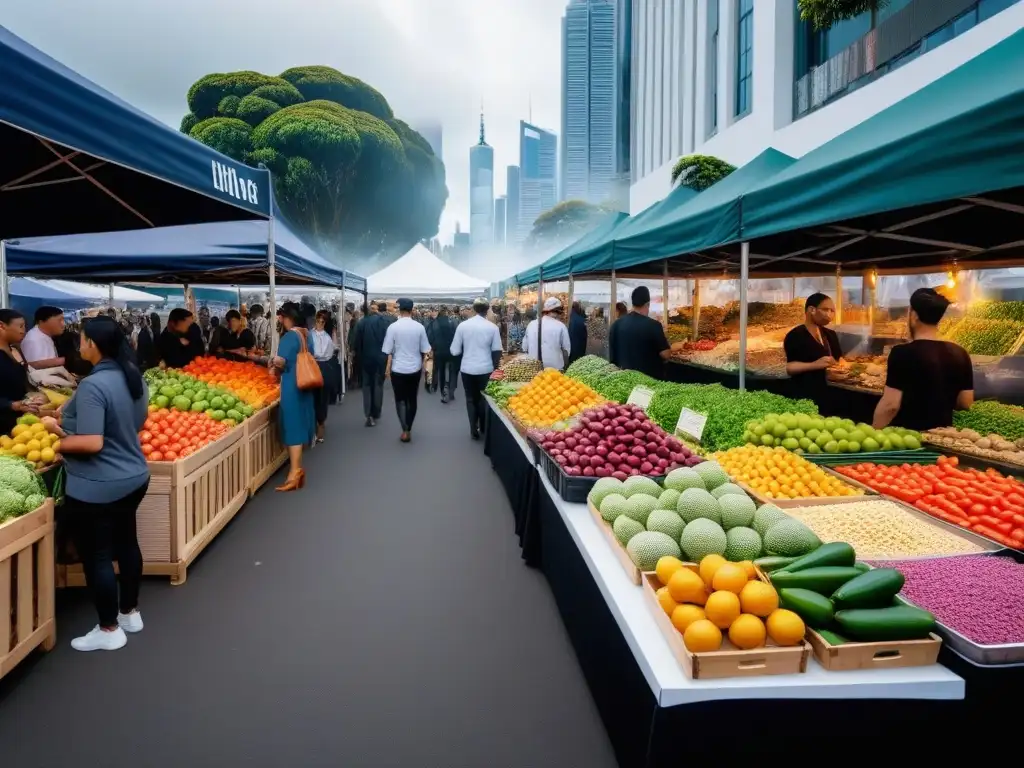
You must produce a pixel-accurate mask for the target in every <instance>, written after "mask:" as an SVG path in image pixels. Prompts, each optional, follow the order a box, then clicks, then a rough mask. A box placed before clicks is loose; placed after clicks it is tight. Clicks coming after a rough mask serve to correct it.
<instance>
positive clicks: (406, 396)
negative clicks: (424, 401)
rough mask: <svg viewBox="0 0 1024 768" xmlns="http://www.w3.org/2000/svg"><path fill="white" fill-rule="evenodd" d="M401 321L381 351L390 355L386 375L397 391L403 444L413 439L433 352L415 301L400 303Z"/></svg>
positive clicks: (390, 331) (390, 329) (389, 332)
mask: <svg viewBox="0 0 1024 768" xmlns="http://www.w3.org/2000/svg"><path fill="white" fill-rule="evenodd" d="M398 315H399V317H398V320H396V321H395V322H393V323H391V325H389V326H388V330H387V332H386V333H385V334H384V347H383V349H382V350H381V351H382V352H383V353H384V354H385V355H387V356H388V362H387V366H386V367H385V368H384V376H385V377H386V378H390V379H391V387H392V389H394V391H395V410H396V411H397V412H398V422H399V424H401V426H402V438H401V439H402V442H403V443H408V442H409V440H411V439H412V437H411V435H410V432H412V423H413V421H415V419H416V398H417V395H419V391H420V376H421V375H422V373H423V364H424V363H425V362H426V359H427V353H428V352H429V351H430V342H429V341H427V332H426V331H425V330H424V329H423V326H422V325H421V324H420V323H417V322H416V321H415V320H413V319H412V300H411V299H399V300H398Z"/></svg>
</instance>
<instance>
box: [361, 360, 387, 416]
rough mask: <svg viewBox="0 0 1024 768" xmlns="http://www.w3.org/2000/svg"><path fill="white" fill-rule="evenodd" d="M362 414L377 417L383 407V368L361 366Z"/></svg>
mask: <svg viewBox="0 0 1024 768" xmlns="http://www.w3.org/2000/svg"><path fill="white" fill-rule="evenodd" d="M362 381H363V416H365V417H366V418H368V419H379V418H380V409H381V408H383V407H384V369H383V368H381V369H379V370H378V369H377V368H370V367H369V366H367V367H365V368H363V378H362Z"/></svg>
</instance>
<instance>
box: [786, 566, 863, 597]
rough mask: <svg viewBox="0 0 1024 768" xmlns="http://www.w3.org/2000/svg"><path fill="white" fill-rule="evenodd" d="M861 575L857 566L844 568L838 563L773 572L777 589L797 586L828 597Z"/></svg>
mask: <svg viewBox="0 0 1024 768" xmlns="http://www.w3.org/2000/svg"><path fill="white" fill-rule="evenodd" d="M857 576H860V571H858V570H857V569H856V568H852V567H851V568H843V567H842V566H838V565H824V566H822V567H820V568H808V569H807V570H806V571H797V572H796V573H790V572H789V571H776V572H774V573H772V575H771V580H772V584H773V585H775V588H776V589H787V588H793V587H796V588H798V589H809V590H811V591H812V592H817V593H819V594H822V595H825V596H826V597H828V596H829V595H831V594H832V593H833V592H835V591H836V590H837V589H839V588H840V587H841V586H843V584H845V583H846V582H848V581H849V580H850V579H853V578H856V577H857Z"/></svg>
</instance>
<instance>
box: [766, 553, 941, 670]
mask: <svg viewBox="0 0 1024 768" xmlns="http://www.w3.org/2000/svg"><path fill="white" fill-rule="evenodd" d="M757 576H758V578H759V579H761V581H763V582H766V583H768V584H771V579H770V578H769V576H768V574H766V573H765V572H764V571H762V570H761V569H760V568H758V569H757ZM806 637H807V640H809V641H810V644H811V649H812V650H813V651H814V658H815V660H816V661H817V662H818V663H819V664H821V666H822V667H824V668H825V669H827V670H829V671H830V672H849V671H850V670H853V669H898V668H900V667H927V666H929V665H931V664H935V663H937V662H938V660H939V650H940V649H941V648H942V638H941V637H939V636H938V635H936V634H933V633H932V634H929V635H928V638H927V639H924V640H889V641H883V642H877V643H858V642H853V641H851V642H849V643H843V644H842V645H832V644H831V643H830V642H829V641H828V640H826V639H825V638H824V637H822V636H821V635H820V634H818V632H816V631H815V630H814V629H812V628H811V627H808V628H807V635H806Z"/></svg>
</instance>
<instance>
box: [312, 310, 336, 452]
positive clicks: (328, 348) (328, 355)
mask: <svg viewBox="0 0 1024 768" xmlns="http://www.w3.org/2000/svg"><path fill="white" fill-rule="evenodd" d="M330 316H331V313H330V312H328V311H327V310H326V309H321V310H320V311H319V312H317V313H316V327H315V328H313V330H312V331H310V332H309V344H310V349H309V351H310V352H312V353H313V357H314V358H315V359H316V364H317V365H319V366H320V375H321V376H323V377H324V385H323V386H322V387H321V388H320V389H318V390H316V391H315V392H313V400H314V404H315V411H316V442H318V443H322V442H323V441H324V426H325V425H326V423H327V405H328V403H329V402H330V398H331V394H332V392H333V391H334V379H335V376H334V368H333V367H332V366H331V360H332V358H333V357H334V352H335V349H334V340H333V339H332V338H331V335H330V334H329V333H328V332H327V322H328V320H330Z"/></svg>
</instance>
